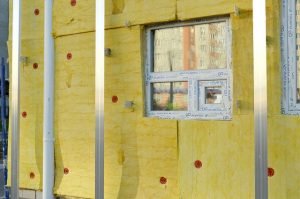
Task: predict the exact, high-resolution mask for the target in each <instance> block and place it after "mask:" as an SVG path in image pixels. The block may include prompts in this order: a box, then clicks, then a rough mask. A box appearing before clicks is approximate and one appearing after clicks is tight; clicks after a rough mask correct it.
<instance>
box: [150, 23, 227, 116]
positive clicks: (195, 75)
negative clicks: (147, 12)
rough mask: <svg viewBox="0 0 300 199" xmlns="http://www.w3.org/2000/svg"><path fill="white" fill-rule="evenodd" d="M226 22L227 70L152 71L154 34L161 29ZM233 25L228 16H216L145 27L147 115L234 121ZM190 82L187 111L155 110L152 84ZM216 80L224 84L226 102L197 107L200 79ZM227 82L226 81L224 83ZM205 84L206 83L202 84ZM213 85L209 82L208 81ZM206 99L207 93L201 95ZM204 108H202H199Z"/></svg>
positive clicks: (224, 99) (203, 80)
mask: <svg viewBox="0 0 300 199" xmlns="http://www.w3.org/2000/svg"><path fill="white" fill-rule="evenodd" d="M216 22H226V24H227V36H226V45H227V66H226V68H224V69H202V70H189V71H174V72H152V71H151V70H152V67H153V49H154V45H153V43H154V42H153V40H154V37H153V35H154V34H153V33H154V31H155V30H158V29H165V28H173V27H182V26H189V25H198V24H207V23H216ZM231 47H232V45H231V25H230V21H229V17H219V18H213V19H202V20H197V21H190V22H178V23H171V24H163V25H156V26H150V27H147V28H146V51H145V58H146V61H145V98H146V99H145V102H146V103H145V110H146V112H145V116H146V117H156V118H161V119H179V120H184V119H200V120H231V119H232V61H231ZM181 81H187V82H188V84H189V86H188V110H187V111H153V110H151V107H152V105H151V84H152V83H163V82H181ZM210 81H211V82H214V83H215V84H217V85H219V86H220V87H222V90H224V91H225V92H224V93H223V105H222V106H220V104H206V105H205V107H203V108H198V106H199V103H201V102H198V101H197V100H196V99H197V98H199V96H200V95H201V89H200V87H201V86H200V84H199V82H210ZM224 82H225V83H224ZM203 85H205V84H203ZM207 86H210V83H207ZM201 97H202V98H203V99H204V97H205V94H204V95H203V94H202V96H201ZM200 109H201V110H200Z"/></svg>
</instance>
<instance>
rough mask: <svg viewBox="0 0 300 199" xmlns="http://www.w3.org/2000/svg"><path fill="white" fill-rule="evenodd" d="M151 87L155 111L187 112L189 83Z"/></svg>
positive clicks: (155, 84)
mask: <svg viewBox="0 0 300 199" xmlns="http://www.w3.org/2000/svg"><path fill="white" fill-rule="evenodd" d="M151 85H152V110H153V111H185V110H187V106H188V105H187V104H188V102H187V99H188V83H187V82H167V83H152V84H151Z"/></svg>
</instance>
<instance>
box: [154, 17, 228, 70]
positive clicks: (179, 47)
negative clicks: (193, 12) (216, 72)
mask: <svg viewBox="0 0 300 199" xmlns="http://www.w3.org/2000/svg"><path fill="white" fill-rule="evenodd" d="M226 26H227V24H226V22H213V23H207V24H198V25H192V26H184V27H174V28H168V29H159V30H155V32H154V60H153V63H154V66H153V71H154V72H163V71H182V70H199V69H218V68H226V67H227V46H226V45H227V43H226V37H227V34H226V33H227V32H226V29H227V27H226Z"/></svg>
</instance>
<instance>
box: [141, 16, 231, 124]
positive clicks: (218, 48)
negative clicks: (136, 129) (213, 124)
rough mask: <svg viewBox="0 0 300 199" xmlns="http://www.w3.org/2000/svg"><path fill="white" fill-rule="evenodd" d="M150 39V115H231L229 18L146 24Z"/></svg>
mask: <svg viewBox="0 0 300 199" xmlns="http://www.w3.org/2000/svg"><path fill="white" fill-rule="evenodd" d="M146 40H147V43H146V46H147V48H146V62H145V98H146V99H145V101H146V105H145V106H146V116H147V117H158V118H164V119H203V120H230V119H231V118H232V80H231V76H232V71H231V30H230V23H229V19H228V18H215V19H209V20H207V19H205V20H199V21H192V22H183V23H173V24H165V25H158V26H151V27H147V28H146Z"/></svg>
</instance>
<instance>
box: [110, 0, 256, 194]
mask: <svg viewBox="0 0 300 199" xmlns="http://www.w3.org/2000/svg"><path fill="white" fill-rule="evenodd" d="M235 5H236V6H238V7H239V8H240V9H241V13H240V16H235V15H234V13H233V12H234V6H235ZM251 6H252V1H228V0H227V1H202V0H201V1H193V0H190V1H188V0H185V1H180V0H179V1H175V0H165V1H158V0H157V1H156V0H154V1H138V0H133V1H122V0H119V1H106V40H105V41H106V43H105V47H106V48H111V51H112V55H111V57H107V58H106V60H105V70H106V73H105V77H106V85H105V88H106V90H105V94H106V96H105V100H106V101H105V116H106V118H105V198H166V199H167V198H168V199H169V198H209V199H213V198H216V199H219V198H222V199H223V198H228V199H232V198H247V199H248V198H254V130H253V86H252V85H253V75H252V74H253V63H252V12H251ZM224 15H226V16H229V17H230V21H231V26H232V34H233V36H232V38H233V39H232V42H233V44H232V54H233V56H232V59H233V85H234V86H233V93H234V94H233V99H234V101H233V120H232V121H197V120H194V121H176V120H160V119H151V118H147V117H144V116H143V115H144V109H143V107H144V96H143V79H142V77H143V72H142V71H143V67H144V66H143V61H144V51H143V49H144V48H143V47H144V43H143V42H144V25H147V24H153V23H156V24H159V23H161V22H167V21H177V20H189V19H195V18H201V17H209V16H224ZM126 24H127V25H128V24H130V25H131V26H130V27H126V26H125V25H126ZM241 52H243V53H241ZM113 96H117V97H118V102H117V103H113V102H112V98H113ZM131 100H132V101H134V103H135V107H134V111H131V110H128V109H125V108H124V102H125V101H131ZM238 101H239V102H238ZM237 102H238V103H237ZM237 104H239V106H237ZM196 160H200V161H201V162H202V168H201V169H196V168H195V166H194V162H195V161H196ZM161 177H164V178H166V179H167V183H166V184H162V183H161V182H160V179H161Z"/></svg>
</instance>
